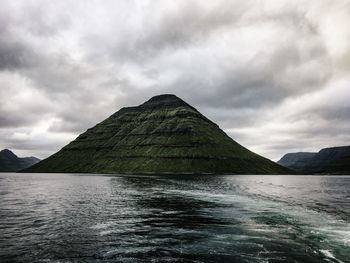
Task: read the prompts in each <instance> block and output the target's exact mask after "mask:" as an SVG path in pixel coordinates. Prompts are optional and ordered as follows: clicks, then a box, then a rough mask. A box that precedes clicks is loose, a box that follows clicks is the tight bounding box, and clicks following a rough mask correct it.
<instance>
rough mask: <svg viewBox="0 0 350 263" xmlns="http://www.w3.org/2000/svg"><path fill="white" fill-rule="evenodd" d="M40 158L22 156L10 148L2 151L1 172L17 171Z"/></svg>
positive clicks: (0, 156)
mask: <svg viewBox="0 0 350 263" xmlns="http://www.w3.org/2000/svg"><path fill="white" fill-rule="evenodd" d="M39 161H40V160H39V159H38V158H36V157H24V158H20V157H18V156H17V155H15V154H14V153H13V152H11V151H10V150H8V149H4V150H2V151H0V172H17V171H19V170H22V169H24V168H27V167H29V166H31V165H33V164H35V163H37V162H39Z"/></svg>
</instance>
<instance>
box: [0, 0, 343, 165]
mask: <svg viewBox="0 0 350 263" xmlns="http://www.w3.org/2000/svg"><path fill="white" fill-rule="evenodd" d="M349 25H350V1H349V0H308V1H305V0H290V1H287V0H285V1H276V0H252V1H250V0H244V1H242V0H231V1H219V0H216V1H205V0H202V1H192V0H169V1H167V0H152V1H141V0H134V1H132V0H125V1H123V0H104V1H98V0H96V1H88V0H74V1H63V0H60V1H52V0H48V1H42V0H33V1H31V0H22V1H18V0H11V1H8V0H0V148H9V149H11V150H13V151H14V152H15V153H17V154H18V155H19V156H26V155H34V156H37V157H40V158H43V157H47V156H49V155H50V154H52V153H54V152H56V151H57V150H59V149H60V148H62V147H63V146H64V145H66V144H67V143H68V142H69V141H71V140H73V139H74V138H75V137H76V136H77V135H78V134H80V133H82V132H84V131H85V130H86V129H87V128H89V127H91V126H93V125H94V124H96V123H97V122H100V121H102V120H103V119H104V118H106V117H108V116H109V115H111V114H112V113H114V112H115V111H117V110H119V109H120V108H121V107H124V106H132V105H138V104H141V103H142V102H144V101H145V100H148V99H149V98H150V97H151V96H154V95H157V94H162V93H173V94H176V95H177V96H179V97H181V98H182V99H184V100H185V101H187V102H188V103H190V104H191V105H193V106H194V107H196V108H197V109H198V110H199V111H200V112H202V113H203V114H204V115H206V116H207V117H209V118H210V119H211V120H213V121H214V122H216V123H217V124H219V125H220V127H221V128H222V129H224V130H225V131H226V133H227V134H228V135H230V136H231V137H232V138H233V139H234V140H236V141H237V142H239V143H241V144H242V145H244V146H245V147H247V148H249V149H250V150H253V151H255V152H257V153H259V154H261V155H264V156H266V157H268V158H271V159H273V160H277V159H279V158H280V157H281V156H282V155H283V154H285V153H287V152H293V151H316V150H318V149H320V148H322V147H327V146H337V145H349V144H350V26H349Z"/></svg>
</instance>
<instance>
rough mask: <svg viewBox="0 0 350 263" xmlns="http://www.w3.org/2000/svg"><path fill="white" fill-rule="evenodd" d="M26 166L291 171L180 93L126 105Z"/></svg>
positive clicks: (47, 168) (173, 171)
mask: <svg viewBox="0 0 350 263" xmlns="http://www.w3.org/2000/svg"><path fill="white" fill-rule="evenodd" d="M24 171H25V172H67V173H80V172H81V173H133V174H140V173H141V174H144V173H146V174H147V173H152V174H153V173H154V174H169V173H170V174H187V173H194V174H227V173H230V174H288V173H290V172H291V171H290V170H289V169H286V168H284V167H282V166H280V165H278V164H276V163H274V162H272V161H270V160H268V159H266V158H263V157H261V156H259V155H257V154H255V153H253V152H251V151H249V150H247V149H246V148H244V147H243V146H241V145H240V144H238V143H237V142H235V141H234V140H232V139H231V138H230V137H229V136H227V135H226V134H225V132H224V131H222V130H221V129H220V128H219V126H218V125H217V124H215V123H214V122H212V121H210V120H209V119H207V118H206V117H205V116H203V115H202V114H201V113H199V112H198V111H197V110H196V109H195V108H194V107H192V106H190V105H189V104H187V103H186V102H184V101H183V100H182V99H180V98H178V97H176V96H175V95H170V94H165V95H159V96H155V97H153V98H151V99H150V100H148V101H147V102H145V103H143V104H141V105H139V106H136V107H127V108H122V109H121V110H119V111H118V112H116V113H114V114H113V115H111V116H110V117H109V118H107V119H106V120H104V121H102V122H101V123H99V124H97V125H96V126H94V127H92V128H91V129H88V130H87V131H86V132H84V133H83V134H81V135H79V137H78V138H77V139H75V140H74V141H72V142H71V143H69V144H68V145H67V146H65V147H64V148H62V149H61V150H60V151H59V152H57V153H55V154H53V155H52V156H50V157H49V158H47V159H45V160H43V161H41V162H39V163H38V164H36V165H34V166H32V167H30V168H28V169H26V170H24Z"/></svg>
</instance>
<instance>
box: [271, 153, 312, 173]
mask: <svg viewBox="0 0 350 263" xmlns="http://www.w3.org/2000/svg"><path fill="white" fill-rule="evenodd" d="M316 154H317V153H311V152H297V153H287V154H286V155H284V156H283V157H282V158H281V160H279V161H278V162H277V163H278V164H280V165H282V166H284V167H288V168H289V169H292V170H295V171H302V170H303V169H304V168H305V167H306V166H307V165H308V164H309V162H310V160H311V159H312V158H313V157H314V156H315V155H316Z"/></svg>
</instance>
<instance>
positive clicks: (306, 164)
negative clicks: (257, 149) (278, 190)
mask: <svg viewBox="0 0 350 263" xmlns="http://www.w3.org/2000/svg"><path fill="white" fill-rule="evenodd" d="M278 163H279V164H280V165H283V166H285V167H288V168H290V169H294V170H296V171H300V172H303V173H307V174H308V173H309V174H350V146H342V147H332V148H325V149H322V150H321V151H319V152H318V153H289V154H286V155H285V156H283V157H282V158H281V160H279V161H278Z"/></svg>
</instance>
